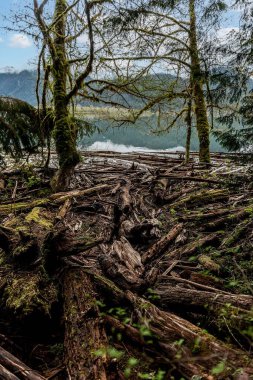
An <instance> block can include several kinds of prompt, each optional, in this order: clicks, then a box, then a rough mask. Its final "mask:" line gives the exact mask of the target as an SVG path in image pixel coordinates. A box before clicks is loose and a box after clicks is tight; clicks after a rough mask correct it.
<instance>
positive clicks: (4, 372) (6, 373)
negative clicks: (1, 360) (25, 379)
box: [0, 364, 19, 380]
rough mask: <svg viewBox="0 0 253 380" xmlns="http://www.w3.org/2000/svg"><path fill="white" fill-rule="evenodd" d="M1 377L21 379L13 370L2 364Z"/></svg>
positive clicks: (0, 368) (11, 379) (13, 379)
mask: <svg viewBox="0 0 253 380" xmlns="http://www.w3.org/2000/svg"><path fill="white" fill-rule="evenodd" d="M0 379H2V380H19V378H18V377H17V376H15V375H14V374H13V373H12V372H10V371H8V369H6V368H5V367H3V366H2V365H1V364H0Z"/></svg>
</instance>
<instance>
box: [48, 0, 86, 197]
mask: <svg viewBox="0 0 253 380" xmlns="http://www.w3.org/2000/svg"><path fill="white" fill-rule="evenodd" d="M66 8H67V3H66V0H56V4H55V14H54V22H55V26H54V28H55V30H54V33H55V38H54V48H55V55H54V60H53V77H54V91H53V100H54V110H55V127H54V139H55V146H56V151H57V154H58V158H59V166H60V169H59V171H58V173H57V176H56V177H55V179H54V183H53V187H54V188H55V190H59V189H63V188H66V187H67V185H68V180H69V177H70V175H71V173H72V171H73V169H74V167H75V166H76V164H77V163H78V162H79V160H80V158H79V154H78V152H77V150H76V138H77V136H76V135H77V133H76V128H75V124H74V122H73V120H71V115H70V113H69V107H68V102H67V80H68V79H67V78H68V63H67V56H66V47H65V38H66V30H65V29H66V17H65V16H64V12H65V11H66Z"/></svg>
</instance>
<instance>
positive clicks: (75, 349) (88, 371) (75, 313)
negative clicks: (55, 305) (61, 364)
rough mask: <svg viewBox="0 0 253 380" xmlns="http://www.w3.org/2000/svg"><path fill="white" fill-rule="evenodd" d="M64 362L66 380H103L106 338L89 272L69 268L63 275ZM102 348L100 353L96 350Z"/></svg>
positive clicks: (104, 374) (104, 378) (104, 375)
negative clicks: (68, 379) (67, 379)
mask: <svg viewBox="0 0 253 380" xmlns="http://www.w3.org/2000/svg"><path fill="white" fill-rule="evenodd" d="M64 320H65V339H64V348H65V362H66V367H67V372H68V375H69V378H70V379H73V380H94V379H100V380H106V379H107V375H106V361H107V358H106V351H105V350H106V347H107V338H106V334H105V331H104V329H103V327H102V324H101V321H100V316H99V313H98V308H97V305H96V292H95V289H94V287H93V285H92V282H91V280H90V277H89V275H87V274H86V273H85V272H84V271H82V270H78V269H73V270H69V271H68V272H67V273H66V274H65V276H64ZM98 350H102V351H103V350H104V351H105V354H104V355H102V356H101V355H98V354H96V351H98Z"/></svg>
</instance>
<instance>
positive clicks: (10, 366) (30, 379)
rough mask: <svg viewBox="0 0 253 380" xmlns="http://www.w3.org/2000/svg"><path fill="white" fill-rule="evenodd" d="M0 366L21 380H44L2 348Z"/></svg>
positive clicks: (0, 349)
mask: <svg viewBox="0 0 253 380" xmlns="http://www.w3.org/2000/svg"><path fill="white" fill-rule="evenodd" d="M0 364H1V365H2V366H3V367H5V368H6V369H7V370H9V371H11V372H12V373H13V374H15V375H17V376H18V378H20V379H22V380H46V379H45V378H44V377H43V376H41V375H40V374H39V373H38V372H36V371H34V370H33V369H31V368H29V367H28V366H27V365H26V364H24V363H23V362H22V361H21V360H19V359H18V358H16V357H15V356H14V355H12V354H11V353H10V352H8V351H6V350H5V349H4V348H2V347H0ZM14 379H15V377H14Z"/></svg>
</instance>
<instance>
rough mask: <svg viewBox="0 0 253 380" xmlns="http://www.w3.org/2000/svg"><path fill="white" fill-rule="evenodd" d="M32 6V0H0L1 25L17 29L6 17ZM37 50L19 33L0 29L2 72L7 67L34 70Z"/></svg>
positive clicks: (29, 40) (0, 62) (0, 65)
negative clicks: (12, 12)
mask: <svg viewBox="0 0 253 380" xmlns="http://www.w3.org/2000/svg"><path fill="white" fill-rule="evenodd" d="M29 4H31V0H0V25H1V26H3V25H5V26H10V27H15V24H13V23H11V22H6V20H5V17H10V16H11V11H15V12H16V11H17V12H18V10H22V8H23V7H24V5H29ZM36 56H37V49H36V47H35V46H34V44H33V41H32V40H31V39H30V38H28V37H27V36H25V35H23V34H22V33H19V32H9V31H6V30H4V29H3V28H0V72H1V71H3V70H4V69H5V68H6V67H13V68H14V69H15V70H18V71H19V70H23V69H27V68H28V69H32V68H34V64H32V62H34V60H35V59H36Z"/></svg>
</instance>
